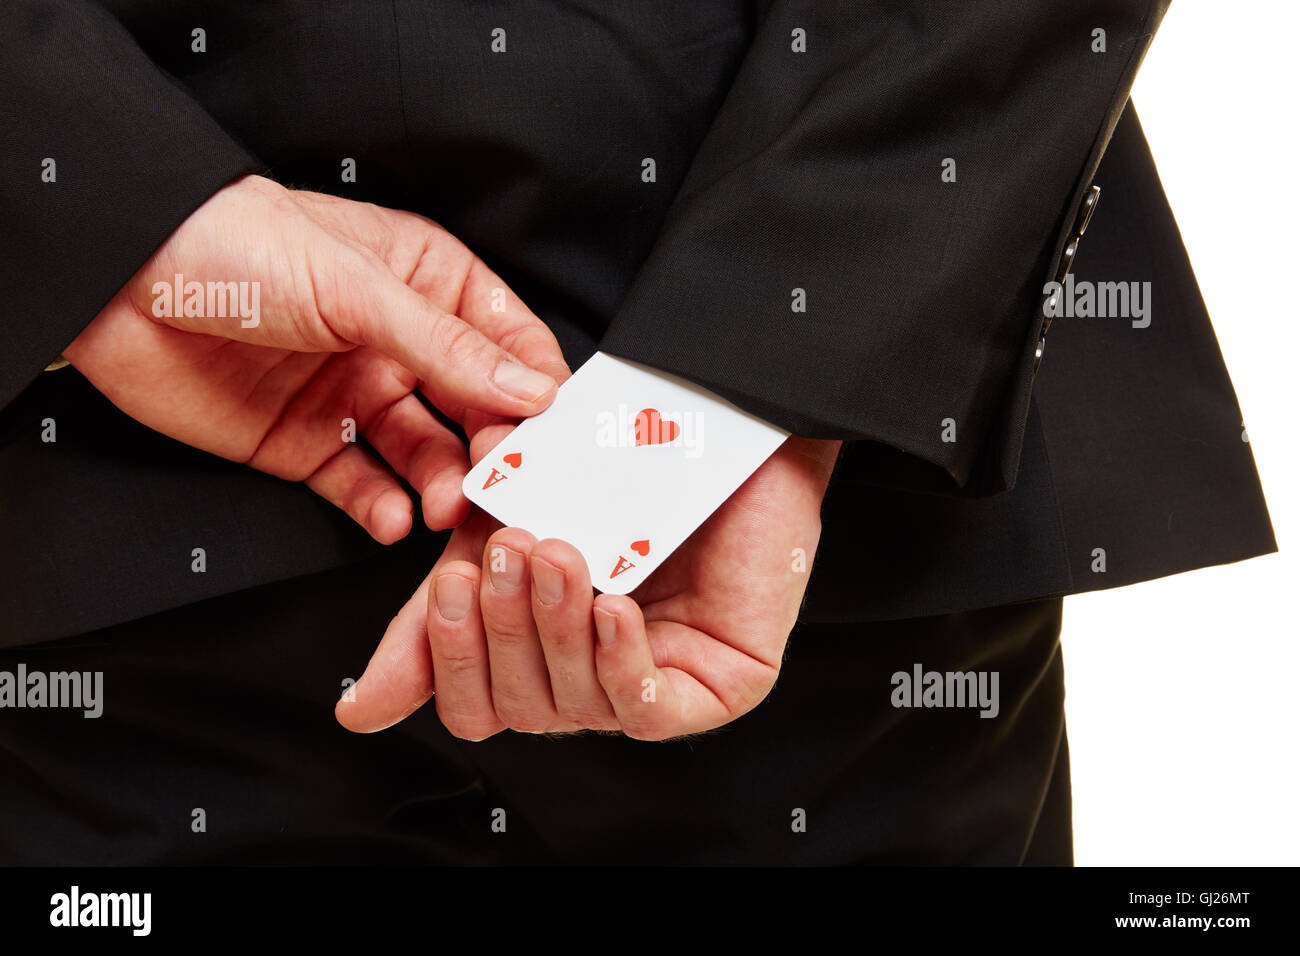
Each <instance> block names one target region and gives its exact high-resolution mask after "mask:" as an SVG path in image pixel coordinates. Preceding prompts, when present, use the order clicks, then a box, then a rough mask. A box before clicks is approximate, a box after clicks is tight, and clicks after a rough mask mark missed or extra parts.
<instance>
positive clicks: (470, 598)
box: [428, 561, 505, 740]
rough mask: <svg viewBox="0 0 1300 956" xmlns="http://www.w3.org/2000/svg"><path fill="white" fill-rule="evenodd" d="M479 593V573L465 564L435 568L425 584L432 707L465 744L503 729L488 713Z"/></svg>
mask: <svg viewBox="0 0 1300 956" xmlns="http://www.w3.org/2000/svg"><path fill="white" fill-rule="evenodd" d="M478 591H479V569H478V566H477V565H474V564H471V563H469V562H468V561H451V562H448V563H447V564H445V565H443V566H442V567H440V568H435V569H434V572H433V575H432V583H431V584H430V586H429V606H428V614H429V617H428V623H429V649H430V652H431V655H432V658H433V692H434V703H435V705H436V706H437V709H438V718H439V719H440V720H441V721H442V723H443V726H445V727H446V728H447V730H449V731H450V732H451V733H452V734H453V735H454V736H456V737H461V738H463V739H465V740H482V739H484V738H485V737H491V736H492V735H493V734H495V733H497V732H499V731H501V730H504V729H505V725H504V724H503V723H502V722H501V721H500V720H499V719H497V715H496V712H495V711H494V710H493V709H492V680H491V676H490V672H489V670H488V649H487V641H486V639H485V638H484V635H483V618H482V616H481V615H480V614H479V598H478Z"/></svg>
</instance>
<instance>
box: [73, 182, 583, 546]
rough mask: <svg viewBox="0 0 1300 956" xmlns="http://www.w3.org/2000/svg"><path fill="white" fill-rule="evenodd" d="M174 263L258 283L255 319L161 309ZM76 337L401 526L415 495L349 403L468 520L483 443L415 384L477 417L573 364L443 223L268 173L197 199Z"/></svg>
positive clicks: (233, 452) (126, 395) (115, 377)
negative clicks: (474, 445)
mask: <svg viewBox="0 0 1300 956" xmlns="http://www.w3.org/2000/svg"><path fill="white" fill-rule="evenodd" d="M176 275H181V276H183V281H184V282H186V283H188V282H199V283H205V284H206V283H208V282H214V283H239V282H249V283H252V282H256V283H258V286H259V293H260V314H259V315H258V316H257V317H256V322H255V324H253V323H251V322H250V323H248V324H249V326H250V327H245V323H244V322H243V321H241V317H240V316H239V315H238V314H236V315H230V316H228V317H224V318H223V317H215V316H201V317H200V316H187V315H185V314H184V312H185V310H184V309H183V308H182V307H181V306H182V303H173V308H172V310H171V312H172V314H170V315H158V314H156V313H157V311H161V310H155V308H154V305H155V302H156V301H158V299H159V296H158V295H156V294H155V291H154V289H155V283H162V284H164V285H166V286H171V285H172V284H173V280H174V277H175V276H176ZM64 354H65V356H66V357H67V358H68V360H69V361H70V362H71V363H72V364H73V365H74V366H76V367H77V368H78V369H79V370H80V371H81V372H82V374H84V375H85V376H86V378H87V379H89V380H90V382H91V383H92V384H93V385H94V386H95V387H96V388H98V389H99V390H100V391H101V392H103V393H104V394H105V395H106V396H107V397H108V398H109V399H110V400H111V401H112V402H113V403H114V404H116V405H117V406H118V407H119V408H121V409H122V410H123V411H124V412H126V413H127V414H128V415H130V416H131V417H132V418H135V419H137V420H138V421H141V422H143V423H144V424H146V425H148V426H149V427H151V428H153V429H155V430H157V431H160V432H162V433H163V434H166V435H169V436H171V437H172V438H176V439H178V440H180V441H183V442H185V443H187V444H190V445H194V446H196V447H198V448H202V449H204V450H206V451H210V452H213V453H215V454H218V455H221V456H222V457H224V458H229V459H233V460H235V461H241V462H247V463H248V464H250V465H252V466H253V467H254V468H258V469H261V470H262V471H266V472H269V473H271V474H273V475H278V476H279V477H281V478H287V479H290V480H294V481H306V482H307V484H308V485H309V486H310V487H311V488H313V489H314V490H315V491H316V492H317V493H319V494H320V495H322V496H323V497H325V498H326V499H328V500H329V501H331V502H333V503H334V504H336V505H338V506H339V507H340V508H342V509H343V510H345V511H346V512H347V513H348V514H349V515H351V516H352V517H353V518H355V519H356V520H357V521H358V522H359V523H360V524H361V525H362V526H363V527H365V528H366V530H367V531H369V532H370V534H371V535H373V536H374V537H375V538H376V539H378V540H380V541H382V542H385V543H388V542H391V541H395V540H397V539H398V538H400V537H402V536H403V535H405V534H406V533H407V531H409V530H410V527H411V521H412V514H411V504H410V499H409V498H408V497H407V495H406V492H405V491H404V490H403V489H402V486H401V484H400V483H399V481H398V480H397V478H396V477H395V476H394V475H393V474H392V472H390V471H389V470H388V469H387V468H385V467H384V466H383V465H381V464H380V463H379V462H378V461H377V460H375V459H374V458H373V457H372V456H371V455H369V454H368V453H367V452H365V451H363V450H362V447H361V446H360V445H359V444H355V443H352V442H350V441H348V440H347V439H348V438H349V437H350V435H349V434H348V431H347V426H346V425H345V420H348V419H350V420H351V421H352V422H353V423H355V435H356V436H357V437H364V438H365V439H366V440H367V441H368V442H369V443H370V445H371V446H372V447H373V448H374V450H375V451H376V452H377V453H378V454H379V456H380V457H382V458H383V459H384V460H385V461H386V462H387V463H388V464H389V465H390V466H391V467H392V468H393V469H394V470H395V471H396V472H397V474H399V475H401V476H402V477H403V478H405V479H406V480H407V481H409V482H410V483H411V485H412V486H413V487H414V488H415V489H416V490H417V491H419V492H420V493H421V495H422V499H423V506H424V519H425V522H426V523H427V524H428V525H429V526H430V527H431V528H447V527H452V526H454V525H456V524H458V523H460V522H461V521H462V520H464V518H465V516H466V514H467V513H468V507H469V504H468V502H467V501H466V500H465V499H464V498H463V497H462V495H461V491H460V482H461V479H462V478H463V477H464V475H465V473H466V471H467V470H468V468H469V462H468V460H467V456H466V454H465V449H464V445H463V443H462V442H461V441H459V440H458V439H457V438H456V436H455V435H454V434H453V433H452V432H451V431H449V430H448V429H447V428H445V427H444V426H443V425H442V424H440V423H439V422H438V420H437V419H436V418H435V417H434V416H433V415H432V414H431V413H430V412H429V410H428V409H427V408H426V407H425V406H424V405H423V404H422V403H421V401H420V400H419V399H418V398H417V397H416V395H415V394H414V392H415V390H416V389H417V388H418V389H419V390H420V391H421V392H422V393H423V394H424V395H425V397H427V398H428V399H429V400H430V401H431V402H432V403H433V404H434V405H435V406H436V407H438V408H439V409H440V410H442V411H443V412H444V413H445V414H447V415H448V417H450V418H452V419H453V420H456V421H458V422H460V423H461V424H462V425H463V426H465V427H466V429H467V431H468V432H469V433H470V434H471V435H473V434H474V433H475V432H477V431H478V430H479V429H481V428H482V427H484V426H485V425H487V424H488V423H490V422H493V421H499V420H500V419H501V418H502V417H506V418H519V417H525V416H528V415H534V414H536V413H537V412H539V411H541V410H542V409H543V408H545V407H546V406H547V405H548V404H550V402H551V400H552V399H553V398H554V396H555V386H556V380H557V379H563V378H565V377H567V375H568V368H567V366H565V364H564V359H563V356H562V355H561V353H560V349H559V346H558V344H557V343H556V341H555V337H554V336H553V335H551V333H550V331H549V330H548V329H547V328H546V326H545V325H544V324H543V323H542V322H541V320H540V319H538V318H537V317H536V316H535V315H533V314H532V312H530V311H529V310H528V308H527V307H526V306H525V305H524V304H523V303H522V302H521V301H520V300H519V298H518V297H517V296H515V295H514V294H513V293H512V292H511V291H510V290H509V289H508V288H507V287H506V285H505V283H503V282H502V281H501V280H500V279H499V278H498V277H497V276H496V275H495V274H493V273H492V271H491V270H489V269H488V268H487V266H485V265H484V264H483V262H482V261H480V260H479V259H478V258H477V257H476V256H475V255H474V254H473V253H472V252H470V251H469V250H468V249H467V248H466V247H465V246H464V245H462V244H461V243H460V242H458V241H457V240H456V239H455V238H454V237H453V236H451V235H450V234H449V233H447V232H446V231H445V230H443V229H442V228H440V227H439V226H438V225H436V224H435V223H433V222H430V221H429V220H427V219H424V218H422V217H420V216H416V215H414V214H412V213H405V212H398V211H395V210H391V209H384V208H381V207H378V206H373V205H370V204H367V203H358V202H352V201H349V200H346V199H338V198H335V197H332V196H326V195H322V194H318V193H308V192H295V191H291V190H287V189H284V188H283V187H281V186H278V185H277V184H275V183H273V182H271V181H270V180H267V179H263V178H261V177H258V176H248V177H245V178H243V179H241V180H239V181H238V182H235V183H233V184H231V185H230V186H227V187H226V188H225V189H223V190H221V191H220V192H219V193H217V194H216V195H215V196H213V197H212V198H211V199H210V200H209V201H208V202H207V203H205V204H204V205H203V206H202V207H200V208H199V209H198V210H196V211H195V212H194V213H193V215H191V216H190V217H189V218H188V219H187V220H186V221H185V222H184V223H183V224H182V225H181V227H180V228H179V229H177V231H176V232H175V233H174V234H173V235H172V236H171V238H170V239H168V241H167V242H166V243H165V244H164V245H163V246H162V247H161V248H160V249H159V250H158V252H157V253H156V254H155V255H154V257H153V258H152V259H151V260H150V261H149V262H148V263H146V264H145V266H144V267H143V268H142V269H141V270H140V271H139V272H138V273H137V274H136V275H135V277H134V278H133V279H132V280H131V281H130V282H129V283H128V284H127V285H126V286H124V287H123V288H122V290H121V291H120V292H119V293H118V294H117V295H116V296H115V297H114V298H113V300H112V301H111V302H110V303H109V304H108V305H107V306H106V307H105V308H104V310H103V311H102V312H100V314H99V315H98V316H96V317H95V319H94V320H93V321H92V322H91V324H90V325H89V326H88V327H87V328H86V329H85V331H84V332H82V334H81V335H80V336H78V337H77V339H76V340H75V341H74V342H73V343H72V344H71V345H70V346H68V348H67V349H65V351H64Z"/></svg>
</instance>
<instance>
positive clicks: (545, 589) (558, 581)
mask: <svg viewBox="0 0 1300 956" xmlns="http://www.w3.org/2000/svg"><path fill="white" fill-rule="evenodd" d="M533 590H534V591H535V592H536V594H537V600H539V601H541V602H542V603H543V604H545V605H546V606H547V607H550V606H552V605H555V604H559V603H560V602H561V601H563V600H564V572H563V571H561V570H560V569H559V568H557V567H556V566H555V565H553V564H551V563H550V562H549V561H543V560H542V559H541V558H533Z"/></svg>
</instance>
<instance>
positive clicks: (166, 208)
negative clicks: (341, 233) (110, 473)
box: [0, 0, 258, 407]
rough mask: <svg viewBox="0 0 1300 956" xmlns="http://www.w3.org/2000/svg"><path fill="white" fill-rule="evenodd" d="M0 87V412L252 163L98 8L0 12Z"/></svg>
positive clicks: (17, 6)
mask: <svg viewBox="0 0 1300 956" xmlns="http://www.w3.org/2000/svg"><path fill="white" fill-rule="evenodd" d="M0 90H3V91H4V94H3V96H0V223H3V224H4V226H3V230H4V238H3V242H4V247H3V250H4V254H3V255H0V290H2V291H3V293H4V300H3V305H0V313H2V315H3V317H2V318H0V323H3V324H0V330H3V334H4V348H0V407H3V406H4V405H7V404H8V403H9V402H10V400H12V399H13V398H14V396H15V395H17V394H18V393H19V392H20V391H21V390H22V389H23V388H24V387H25V386H26V385H27V384H28V383H30V382H31V381H32V379H34V378H36V376H37V375H38V374H39V373H40V371H41V370H42V369H43V368H44V367H45V366H46V365H47V364H49V363H50V362H53V361H54V360H55V359H56V358H57V357H58V355H59V352H60V351H61V350H62V349H63V347H64V346H65V345H67V344H68V343H69V342H70V341H72V340H73V339H74V338H76V336H77V333H79V332H80V331H81V330H82V329H83V328H85V326H86V325H87V324H88V323H89V322H90V320H91V319H92V318H93V317H94V316H95V313H97V312H98V311H99V310H100V309H102V308H103V307H104V306H105V305H106V304H107V303H108V300H109V299H111V298H112V297H113V295H114V294H115V293H116V292H117V290H118V289H120V288H121V287H122V286H123V284H125V282H126V280H127V279H129V278H130V277H131V276H132V275H133V274H134V273H135V271H136V270H137V269H139V268H140V266H142V265H144V263H145V261H146V260H147V259H148V258H149V257H150V256H151V255H153V252H154V250H155V249H157V248H158V246H160V245H162V243H163V242H164V240H166V238H167V237H168V236H169V235H170V234H171V233H172V231H173V230H175V228H176V227H177V226H179V225H180V224H181V222H182V221H184V219H185V217H186V216H188V215H189V214H190V213H191V212H193V211H194V210H195V209H197V208H198V207H199V206H200V205H202V204H203V202H204V201H205V200H206V199H207V198H208V197H209V196H211V195H212V194H213V193H214V192H216V191H217V190H218V189H220V188H221V187H222V186H224V185H226V184H227V183H228V182H230V181H231V180H232V179H235V178H237V177H238V176H239V175H241V174H243V173H246V172H252V171H254V170H256V169H257V168H258V164H257V162H256V161H255V160H254V159H253V158H252V157H251V156H250V155H249V154H248V153H247V152H246V151H245V150H244V149H243V148H242V147H241V146H239V145H238V144H237V143H236V142H234V141H233V140H232V139H231V138H230V137H229V136H228V135H227V134H226V133H225V132H224V131H223V130H222V129H221V128H220V127H219V126H218V125H217V124H216V122H214V121H213V119H212V117H211V116H209V115H208V113H207V112H206V111H205V110H204V109H203V107H202V106H200V105H199V103H197V102H196V101H195V100H194V98H193V96H191V95H190V94H189V92H188V91H186V90H185V88H184V87H183V86H181V85H179V84H177V83H176V82H174V81H173V80H172V79H171V78H170V77H168V76H166V75H165V74H164V73H162V72H160V71H159V69H158V67H157V66H156V65H155V64H154V63H153V62H152V61H151V60H150V59H149V58H148V57H147V56H145V54H144V53H143V52H142V51H141V50H140V47H139V45H138V44H137V43H136V42H135V40H134V39H133V38H132V36H131V34H130V33H128V32H127V31H126V30H125V29H123V28H122V26H121V25H120V24H119V23H118V22H117V21H116V20H114V18H113V17H112V16H111V15H110V14H109V13H108V12H106V11H105V10H104V9H103V8H102V7H101V6H100V5H98V4H95V3H84V2H32V0H13V2H11V3H6V4H5V9H4V23H3V26H0ZM46 160H53V161H54V165H53V167H52V174H53V182H46V181H44V180H43V179H42V174H43V172H45V171H46V168H47V167H45V166H44V164H45V162H46Z"/></svg>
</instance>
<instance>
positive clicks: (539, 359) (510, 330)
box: [455, 257, 570, 382]
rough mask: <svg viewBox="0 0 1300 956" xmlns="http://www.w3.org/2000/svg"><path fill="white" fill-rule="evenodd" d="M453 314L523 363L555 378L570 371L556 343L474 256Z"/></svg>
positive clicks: (517, 299) (562, 377) (542, 326)
mask: <svg viewBox="0 0 1300 956" xmlns="http://www.w3.org/2000/svg"><path fill="white" fill-rule="evenodd" d="M455 310H456V314H457V315H459V316H460V317H461V318H462V319H464V320H465V321H466V322H468V323H469V324H470V325H472V326H474V327H475V328H476V329H478V330H479V331H480V332H482V333H483V334H484V335H486V336H487V337H488V338H490V339H491V340H492V341H493V342H496V343H497V344H498V345H500V346H501V347H502V348H504V349H506V350H507V351H508V352H510V353H511V354H512V355H515V356H517V357H518V358H519V360H520V361H521V362H523V363H524V364H525V365H529V366H531V367H533V368H535V369H538V370H540V371H543V372H545V373H546V374H547V375H549V376H551V377H552V378H553V379H555V380H556V382H563V381H564V380H565V379H567V378H568V377H569V375H570V372H569V366H568V363H567V362H565V361H564V353H563V352H562V351H561V350H560V343H559V342H558V341H557V340H556V338H555V335H554V334H553V333H552V332H551V330H550V328H548V327H547V325H546V323H545V322H543V321H542V320H541V319H540V318H538V317H537V316H536V315H535V314H534V313H533V311H532V309H530V308H528V306H526V305H525V304H524V302H523V300H522V299H520V298H519V296H517V295H515V293H514V291H513V290H512V289H511V288H510V287H509V286H508V285H506V284H505V283H504V282H502V281H501V278H500V277H499V276H498V275H497V274H496V273H495V272H493V271H492V270H491V269H489V268H488V267H487V265H486V264H485V263H484V262H483V260H482V259H479V258H477V257H475V259H474V264H473V265H472V266H471V267H470V270H469V274H468V275H467V276H466V278H465V284H464V286H463V288H462V289H461V291H460V295H459V297H458V299H457V305H456V307H455Z"/></svg>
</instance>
